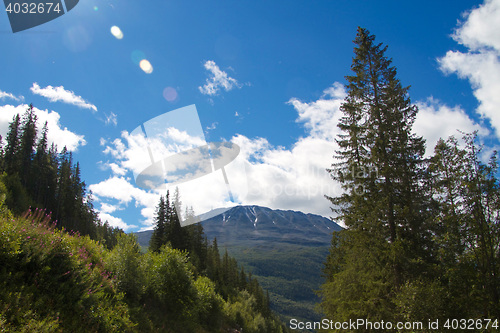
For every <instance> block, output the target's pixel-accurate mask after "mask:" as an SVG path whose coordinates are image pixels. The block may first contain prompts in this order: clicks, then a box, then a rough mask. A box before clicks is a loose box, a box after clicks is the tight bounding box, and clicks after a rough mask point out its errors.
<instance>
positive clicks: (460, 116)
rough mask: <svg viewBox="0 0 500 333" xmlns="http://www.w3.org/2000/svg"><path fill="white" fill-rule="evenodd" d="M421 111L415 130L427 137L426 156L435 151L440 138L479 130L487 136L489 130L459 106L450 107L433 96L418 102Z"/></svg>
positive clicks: (459, 135)
mask: <svg viewBox="0 0 500 333" xmlns="http://www.w3.org/2000/svg"><path fill="white" fill-rule="evenodd" d="M417 106H418V109H419V112H418V114H417V118H416V119H415V123H414V124H413V131H414V132H415V133H416V134H417V135H419V136H422V137H424V138H425V139H426V145H427V147H426V156H430V155H432V154H433V152H434V147H435V146H436V143H437V142H438V140H439V139H440V138H442V139H446V138H448V137H449V136H452V135H453V136H455V137H456V138H457V139H460V138H461V137H462V134H461V133H460V132H459V131H461V132H465V133H472V132H474V131H478V134H479V135H481V136H486V135H488V134H489V131H488V130H487V129H486V128H484V127H482V126H480V125H479V124H477V123H475V122H474V121H473V120H472V119H470V117H469V116H468V115H467V114H466V113H465V111H464V110H463V109H462V108H460V107H459V106H455V107H449V106H447V105H446V104H444V103H441V102H440V101H438V100H435V99H433V98H432V97H431V98H429V99H427V101H423V102H418V103H417Z"/></svg>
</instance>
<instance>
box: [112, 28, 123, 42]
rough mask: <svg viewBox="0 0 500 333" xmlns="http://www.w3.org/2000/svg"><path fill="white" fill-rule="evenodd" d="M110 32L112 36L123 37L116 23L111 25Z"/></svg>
mask: <svg viewBox="0 0 500 333" xmlns="http://www.w3.org/2000/svg"><path fill="white" fill-rule="evenodd" d="M111 34H112V35H113V36H115V37H116V38H117V39H122V38H123V32H122V31H121V29H120V28H118V27H117V26H116V25H114V26H112V27H111Z"/></svg>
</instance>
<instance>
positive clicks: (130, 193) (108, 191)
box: [89, 176, 159, 227]
mask: <svg viewBox="0 0 500 333" xmlns="http://www.w3.org/2000/svg"><path fill="white" fill-rule="evenodd" d="M89 190H90V191H92V194H93V195H94V197H95V199H96V201H97V202H100V203H101V209H100V210H99V211H100V212H101V214H108V213H112V212H114V211H115V210H117V209H118V208H117V206H122V205H128V204H130V203H131V202H133V203H134V204H135V206H136V207H139V206H140V207H143V209H142V210H141V213H142V215H143V216H144V217H145V218H146V220H145V221H143V223H146V224H148V225H151V224H152V223H153V217H154V207H155V206H156V205H157V204H158V200H159V195H158V193H152V192H148V191H144V190H142V189H139V188H137V187H135V186H134V185H132V182H131V180H130V179H129V178H125V177H119V176H113V177H110V178H108V179H106V180H104V181H102V182H100V183H97V184H92V185H90V186H89ZM104 200H107V201H109V200H115V201H117V202H118V204H117V205H111V204H109V203H107V202H106V203H104ZM113 206H114V207H115V208H114V209H113V208H112V207H113ZM144 208H149V209H146V210H144ZM107 216H109V215H107ZM103 221H104V220H103ZM129 227H131V226H129Z"/></svg>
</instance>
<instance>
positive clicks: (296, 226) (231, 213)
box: [201, 206, 341, 246]
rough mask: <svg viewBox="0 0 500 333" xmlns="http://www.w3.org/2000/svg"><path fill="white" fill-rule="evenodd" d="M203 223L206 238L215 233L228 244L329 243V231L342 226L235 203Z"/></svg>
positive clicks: (327, 221)
mask: <svg viewBox="0 0 500 333" xmlns="http://www.w3.org/2000/svg"><path fill="white" fill-rule="evenodd" d="M208 214H210V213H208ZM201 217H203V215H202V216H201ZM202 225H203V229H204V231H205V234H206V235H207V237H208V239H213V238H214V237H217V242H218V243H219V244H225V245H227V246H229V245H241V244H242V242H249V243H257V244H261V243H266V242H267V243H271V242H278V243H286V244H294V245H304V246H321V245H326V246H328V245H329V244H330V241H331V238H332V237H331V235H332V232H333V231H337V230H340V229H341V227H340V226H339V225H338V224H336V223H334V222H332V221H331V220H330V219H327V218H325V217H323V216H319V215H314V214H304V213H302V212H298V211H291V210H286V211H285V210H273V209H270V208H266V207H260V206H236V207H233V208H231V209H229V210H227V211H225V212H223V213H222V214H219V215H217V216H214V217H211V218H209V219H206V220H205V221H203V222H202Z"/></svg>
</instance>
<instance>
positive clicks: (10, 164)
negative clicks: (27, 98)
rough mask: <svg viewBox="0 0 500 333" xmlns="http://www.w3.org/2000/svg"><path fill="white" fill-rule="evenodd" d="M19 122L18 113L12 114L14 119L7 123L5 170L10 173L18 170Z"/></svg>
mask: <svg viewBox="0 0 500 333" xmlns="http://www.w3.org/2000/svg"><path fill="white" fill-rule="evenodd" d="M20 123H21V118H20V117H19V114H16V115H15V116H14V119H13V120H12V122H11V123H10V124H9V131H8V132H7V146H6V147H5V170H6V171H7V173H8V174H10V175H12V174H15V173H17V172H19V167H20V160H19V146H20V133H19V132H20V128H19V126H20Z"/></svg>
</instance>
